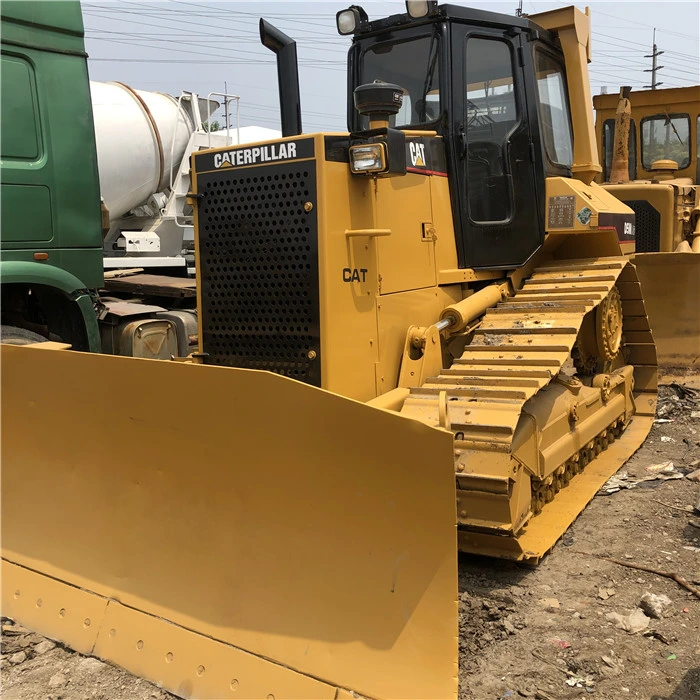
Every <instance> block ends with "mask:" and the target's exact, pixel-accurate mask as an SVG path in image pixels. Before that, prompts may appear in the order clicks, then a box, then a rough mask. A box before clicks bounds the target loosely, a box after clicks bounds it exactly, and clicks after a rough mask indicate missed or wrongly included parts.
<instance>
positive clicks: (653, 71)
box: [644, 27, 663, 90]
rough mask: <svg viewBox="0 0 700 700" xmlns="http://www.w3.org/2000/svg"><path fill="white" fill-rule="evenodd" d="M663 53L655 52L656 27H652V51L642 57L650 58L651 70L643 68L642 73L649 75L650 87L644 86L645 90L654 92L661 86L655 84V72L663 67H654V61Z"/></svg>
mask: <svg viewBox="0 0 700 700" xmlns="http://www.w3.org/2000/svg"><path fill="white" fill-rule="evenodd" d="M662 53H663V51H657V50H656V27H654V40H653V42H652V51H651V54H647V55H645V56H644V58H650V59H651V68H645V69H644V72H645V73H651V85H645V86H644V87H645V88H651V89H652V90H656V88H657V87H658V86H659V85H663V83H657V82H656V71H657V70H661V69H662V68H663V66H657V65H656V59H657V57H658V56H661V54H662Z"/></svg>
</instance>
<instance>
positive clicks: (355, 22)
mask: <svg viewBox="0 0 700 700" xmlns="http://www.w3.org/2000/svg"><path fill="white" fill-rule="evenodd" d="M368 19H369V18H368V17H367V13H366V12H365V11H364V10H363V9H362V8H361V7H360V6H359V5H351V6H350V7H348V9H347V10H341V11H340V12H338V13H337V14H336V16H335V24H336V26H337V27H338V34H342V35H343V36H345V35H347V34H354V33H355V32H356V31H357V30H358V29H359V28H360V26H361V25H362V24H364V23H365V22H366V21H367V20H368Z"/></svg>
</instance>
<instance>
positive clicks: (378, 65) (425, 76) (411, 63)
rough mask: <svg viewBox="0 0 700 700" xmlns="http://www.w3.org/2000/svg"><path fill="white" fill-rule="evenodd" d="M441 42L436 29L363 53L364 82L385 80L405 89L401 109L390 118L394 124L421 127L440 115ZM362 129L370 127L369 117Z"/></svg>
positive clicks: (362, 77)
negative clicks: (426, 34)
mask: <svg viewBox="0 0 700 700" xmlns="http://www.w3.org/2000/svg"><path fill="white" fill-rule="evenodd" d="M438 44H439V37H438V34H437V29H436V30H435V32H434V33H433V34H431V35H429V36H420V37H415V38H412V39H409V40H407V41H395V42H382V43H381V44H374V45H372V46H370V47H369V48H368V49H366V50H365V51H364V52H363V53H362V56H361V59H360V60H361V66H360V84H361V85H362V84H366V83H372V82H375V81H381V82H383V83H393V84H394V85H398V86H399V87H400V88H401V89H402V91H403V103H402V105H401V110H400V111H399V113H398V114H397V115H395V116H392V117H391V118H390V120H389V125H390V126H392V127H395V128H399V127H407V126H418V125H421V124H429V123H430V122H434V121H435V120H436V119H438V118H439V117H440V113H441V112H440V92H439V81H440V75H439V66H438V64H439V61H438V55H439V54H438ZM361 128H363V129H367V128H369V119H368V118H367V117H366V116H365V117H362V119H361Z"/></svg>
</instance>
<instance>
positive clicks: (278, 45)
mask: <svg viewBox="0 0 700 700" xmlns="http://www.w3.org/2000/svg"><path fill="white" fill-rule="evenodd" d="M260 41H261V42H262V43H263V46H265V47H267V48H268V49H270V51H273V52H274V53H275V54H277V82H278V83H279V91H280V112H281V120H282V136H296V135H297V134H301V99H300V97H299V70H298V68H297V43H296V41H294V39H291V38H290V37H288V36H287V35H286V34H285V33H284V32H281V31H280V30H279V29H277V27H275V26H273V25H272V24H270V23H269V22H266V21H265V20H264V19H261V20H260Z"/></svg>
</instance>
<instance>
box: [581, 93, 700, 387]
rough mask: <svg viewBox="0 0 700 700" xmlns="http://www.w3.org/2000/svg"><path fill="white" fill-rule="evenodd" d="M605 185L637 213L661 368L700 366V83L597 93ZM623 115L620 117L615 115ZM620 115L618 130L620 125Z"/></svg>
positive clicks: (635, 247) (640, 262)
mask: <svg viewBox="0 0 700 700" xmlns="http://www.w3.org/2000/svg"><path fill="white" fill-rule="evenodd" d="M593 104H594V106H595V110H596V134H597V137H598V144H599V149H600V156H601V162H602V163H603V174H602V176H601V179H602V180H603V181H604V183H605V184H604V185H603V186H604V187H605V189H607V190H608V191H609V192H611V193H612V194H614V195H615V196H616V197H618V198H619V199H620V200H621V201H623V202H625V204H627V205H628V206H629V207H631V208H632V209H633V210H634V212H635V214H636V237H635V240H634V243H633V244H632V243H630V244H629V246H628V248H627V249H626V250H625V252H628V253H632V252H634V253H635V254H634V264H635V267H636V268H637V273H638V275H639V278H640V281H641V282H642V287H643V288H644V298H645V300H646V304H647V311H648V314H649V321H650V324H651V327H652V330H653V332H654V338H655V340H656V344H657V350H658V358H659V366H660V367H661V369H662V370H663V372H664V374H665V375H666V376H667V377H668V378H671V377H680V378H683V379H684V380H686V381H691V382H692V381H695V382H697V377H694V375H695V374H696V373H697V371H698V370H699V369H700V256H699V255H698V253H700V186H699V183H700V172H699V170H698V169H699V167H700V165H699V161H698V141H699V139H700V86H698V85H695V86H692V87H687V88H670V89H665V90H642V91H639V92H636V91H634V92H631V91H630V90H629V88H627V89H625V91H624V94H621V96H620V97H619V98H618V96H617V95H596V96H595V97H594V98H593ZM616 115H617V116H616ZM616 119H617V130H616Z"/></svg>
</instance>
